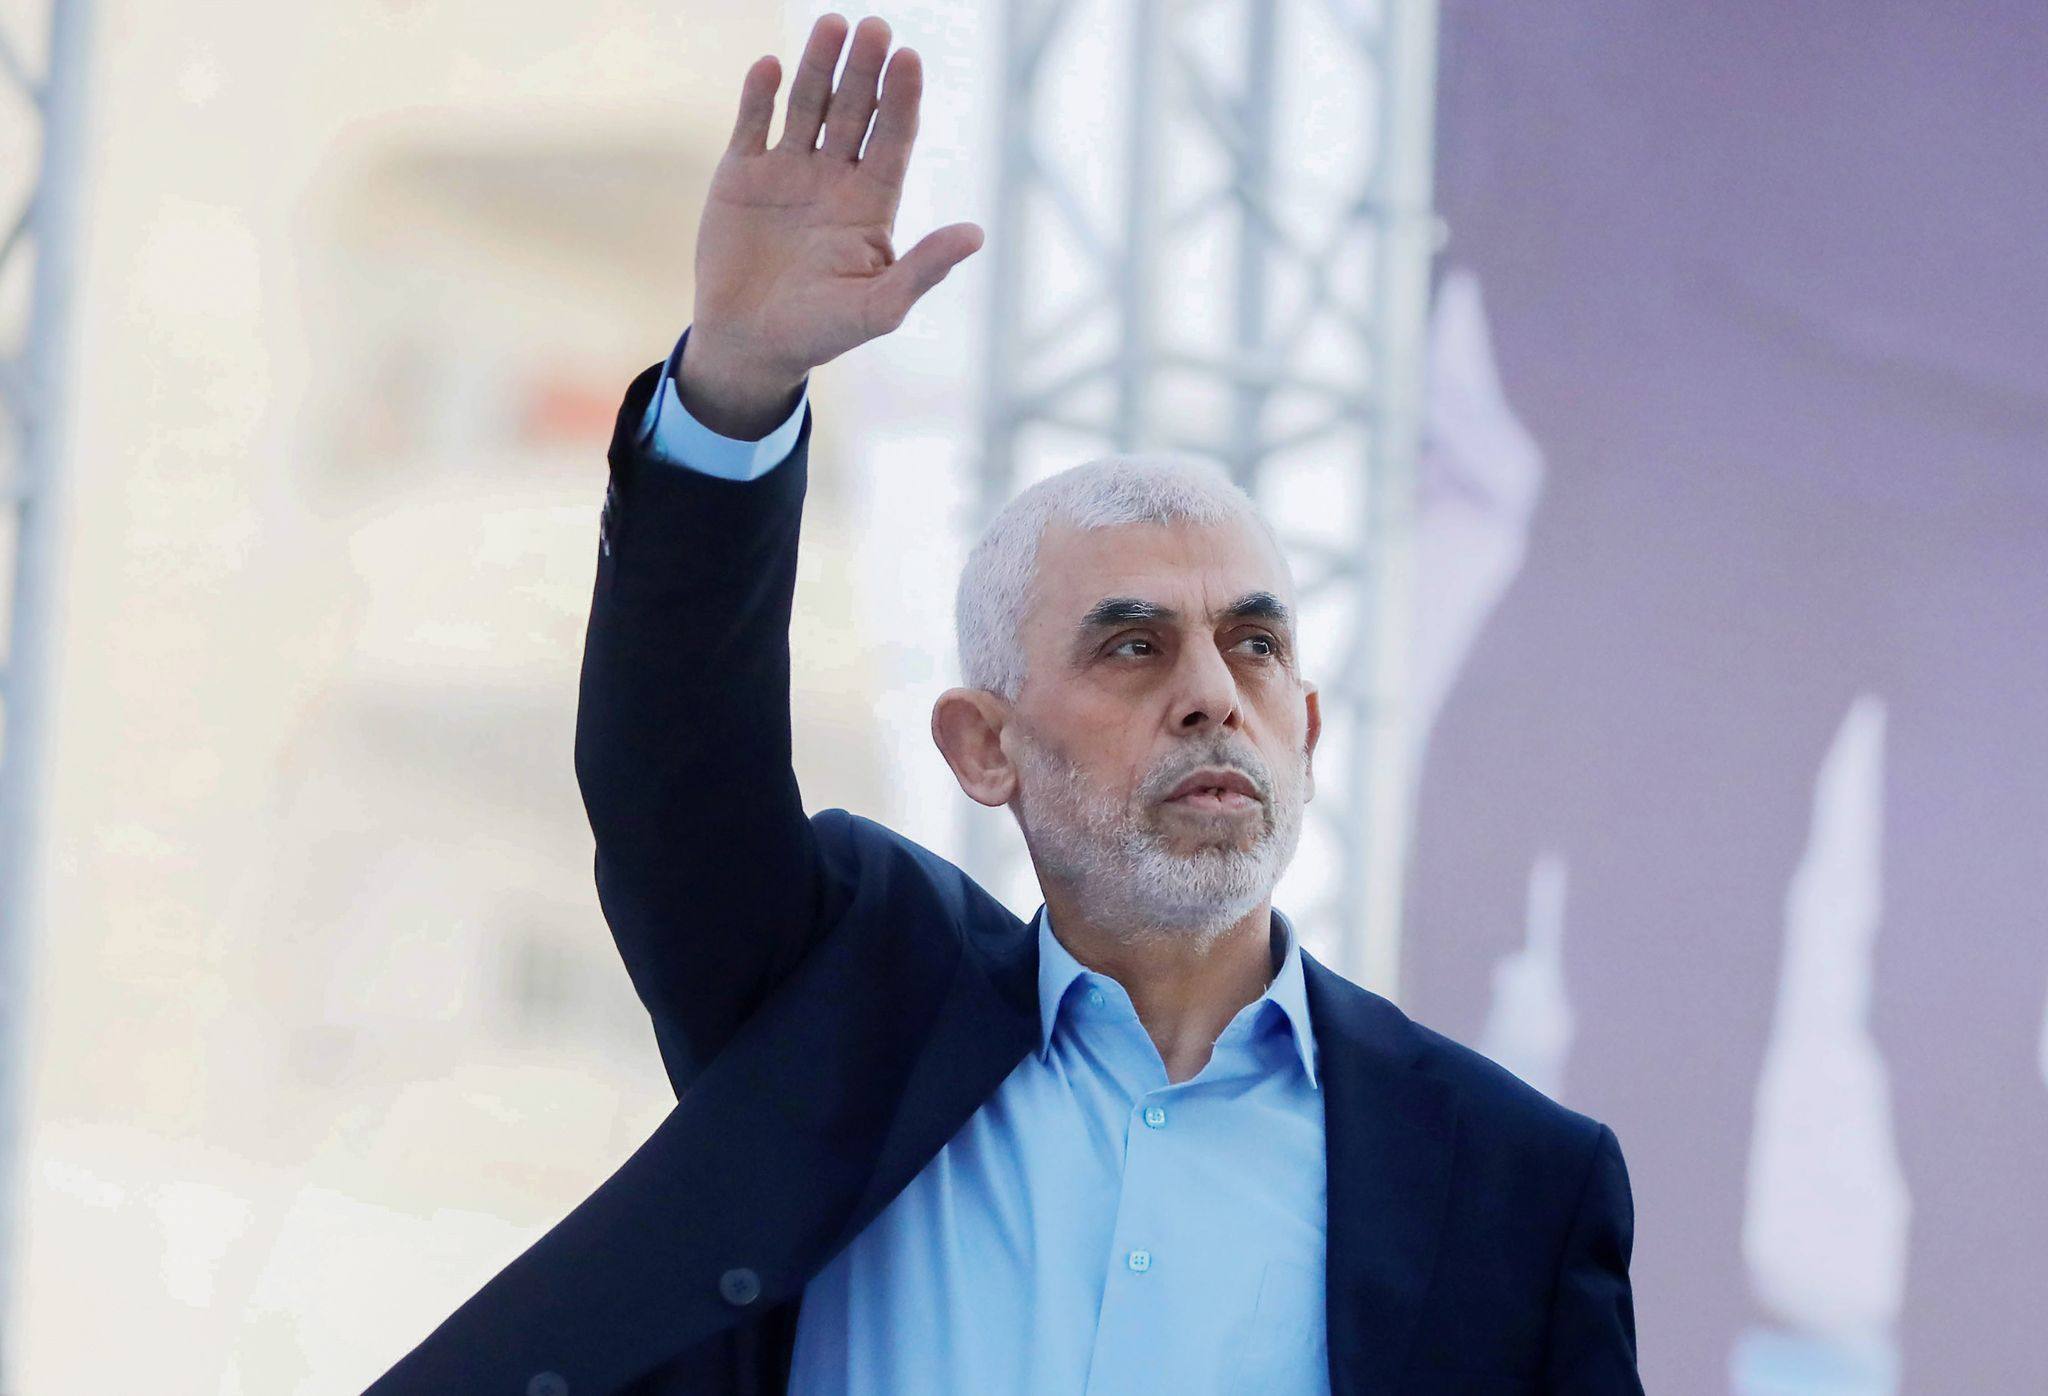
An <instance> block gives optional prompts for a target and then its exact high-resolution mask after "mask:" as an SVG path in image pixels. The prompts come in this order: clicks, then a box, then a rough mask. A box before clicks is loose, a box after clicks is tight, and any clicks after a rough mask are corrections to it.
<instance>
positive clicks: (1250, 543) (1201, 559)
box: [1026, 519, 1294, 645]
mask: <svg viewBox="0 0 2048 1396" xmlns="http://www.w3.org/2000/svg"><path fill="white" fill-rule="evenodd" d="M1293 606H1294V597H1293V585H1292V581H1291V579H1290V577H1289V576H1288V572H1287V566H1286V563H1285V561H1284V560H1283V559H1282V558H1281V556H1280V555H1279V553H1278V551H1277V550H1276V549H1275V548H1274V546H1273V544H1272V540H1271V539H1269V538H1268V537H1267V536H1266V534H1265V532H1264V530H1262V529H1260V528H1259V527H1258V526H1257V525H1256V524H1254V523H1252V522H1251V521H1250V520H1246V519H1228V520H1225V521H1223V522H1220V523H1214V524H1197V523H1172V524H1154V523H1139V524H1116V525H1112V526H1110V527H1107V528H1095V529H1080V528H1075V527H1073V526H1072V525H1070V524H1065V523H1054V524H1051V525H1049V526H1048V527H1047V529H1046V531H1045V536H1044V537H1043V538H1042V539H1041V540H1040V542H1039V549H1038V567H1037V576H1036V578H1035V585H1034V587H1033V601H1032V605H1031V608H1030V612H1029V614H1028V615H1027V618H1026V629H1027V632H1028V631H1036V632H1037V638H1038V640H1039V641H1040V642H1041V643H1049V644H1054V645H1064V644H1065V643H1067V642H1069V641H1071V640H1074V639H1076V638H1085V634H1086V632H1087V631H1089V630H1091V629H1098V628H1101V627H1102V626H1105V625H1114V624H1118V623H1121V624H1132V623H1136V622H1139V621H1142V620H1145V619H1148V618H1150V619H1157V620H1160V621H1161V622H1162V623H1168V624H1198V625H1201V626H1203V627H1207V626H1208V625H1210V624H1212V623H1215V622H1217V621H1220V620H1222V619H1224V618H1226V616H1227V615H1230V614H1245V615H1249V616H1254V617H1257V618H1260V619H1263V620H1265V621H1266V623H1268V624H1274V625H1278V626H1279V627H1280V628H1282V629H1291V628H1292V626H1293V620H1294V617H1293Z"/></svg>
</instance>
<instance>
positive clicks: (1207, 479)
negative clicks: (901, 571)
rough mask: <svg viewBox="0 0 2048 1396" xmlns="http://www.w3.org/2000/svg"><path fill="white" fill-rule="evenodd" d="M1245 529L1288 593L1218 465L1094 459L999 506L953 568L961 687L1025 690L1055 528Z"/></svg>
mask: <svg viewBox="0 0 2048 1396" xmlns="http://www.w3.org/2000/svg"><path fill="white" fill-rule="evenodd" d="M1233 520H1235V521H1239V522H1243V523H1247V524H1251V525H1252V526H1254V527H1256V528H1257V529H1258V530H1259V531H1260V532H1261V533H1263V534H1264V535H1265V537H1266V539H1267V540H1268V541H1269V542H1270V543H1271V544H1272V545H1273V552H1274V555H1275V556H1277V557H1278V558H1279V559H1280V567H1281V569H1282V575H1283V576H1285V577H1286V579H1287V586H1288V590H1289V591H1290V592H1291V591H1292V590H1293V588H1294V578H1293V574H1292V572H1291V570H1290V569H1289V568H1288V566H1287V555H1286V553H1285V552H1284V551H1282V549H1281V547H1280V540H1279V538H1278V536H1277V535H1275V534H1274V532H1273V527H1272V525H1271V524H1269V523H1267V521H1266V518H1265V516H1264V515H1263V514H1261V513H1260V512H1259V507H1258V505H1257V504H1256V503H1254V502H1253V500H1252V497H1251V496H1250V495H1249V494H1247V493H1245V491H1244V489H1243V488H1242V487H1241V486H1239V485H1238V483H1237V482H1236V481H1234V480H1232V479H1231V478H1230V476H1229V474H1228V473H1227V472H1226V471H1225V470H1224V469H1223V467H1222V466H1221V465H1218V464H1217V463H1216V462H1214V461H1211V460H1208V459H1205V458H1203V457H1201V456H1194V455H1187V454H1184V453H1179V452H1169V451H1140V452H1123V453H1119V454H1116V455H1109V456H1099V457H1097V458H1096V459H1094V460H1089V461H1083V462H1082V463H1081V464H1079V465H1075V466H1069V467H1068V468H1067V469H1065V470H1062V471H1060V472H1059V473H1058V474H1056V475H1051V476H1048V477H1046V478H1045V479H1043V480H1040V481H1039V482H1038V483H1037V484H1035V485H1032V486H1030V487H1029V488H1028V489H1025V490H1022V491H1020V492H1019V493H1018V495H1017V496H1016V498H1014V499H1012V500H1011V501H1010V502H1009V503H1008V504H1006V505H1004V506H1003V509H1002V512H1000V513H998V514H997V515H996V516H995V518H994V519H993V520H991V521H990V523H989V526H988V527H987V529H985V530H984V531H983V532H982V535H981V539H980V541H979V542H977V543H976V544H975V545H974V550H973V551H972V552H970V553H969V554H968V555H967V563H966V565H965V566H964V567H962V568H961V570H960V586H959V590H958V592H957V593H956V595H955V597H954V631H955V637H956V639H957V641H958V643H959V647H960V670H961V675H962V678H963V681H964V682H965V683H966V685H967V686H968V687H969V688H982V689H987V690H989V691H990V692H992V693H997V694H1000V695H1001V696H1002V697H1004V698H1005V699H1008V700H1010V701H1012V702H1014V701H1016V698H1017V694H1018V692H1019V691H1020V690H1021V689H1022V688H1023V686H1024V639H1023V632H1024V618H1025V617H1026V616H1027V615H1029V614H1030V611H1031V605H1032V603H1033V601H1034V600H1035V599H1036V597H1035V593H1036V583H1037V577H1038V548H1039V544H1040V542H1041V541H1043V539H1044V537H1045V531H1046V529H1047V527H1048V526H1049V525H1051V524H1054V523H1062V524H1066V525H1068V526H1069V527H1072V528H1076V529H1083V530H1087V529H1097V528H1111V527H1115V526H1117V525H1120V524H1134V523H1153V524H1172V523H1194V524H1206V525H1215V524H1222V523H1228V522H1231V521H1233Z"/></svg>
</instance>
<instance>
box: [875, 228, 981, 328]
mask: <svg viewBox="0 0 2048 1396" xmlns="http://www.w3.org/2000/svg"><path fill="white" fill-rule="evenodd" d="M981 244H982V232H981V225H980V224H978V223H949V224H947V225H946V226H945V227H943V228H939V229H937V230H935V231H933V232H929V233H926V234H925V235H924V237H923V238H922V239H921V240H920V241H919V242H918V244H917V246H915V247H913V248H911V249H910V250H909V251H908V252H906V253H904V254H903V255H902V256H901V257H899V258H897V259H896V261H895V263H894V264H893V265H892V266H890V268H889V269H888V270H887V271H885V272H883V273H882V274H881V275H880V276H878V277H876V278H875V288H874V291H873V293H872V294H873V296H874V310H873V314H874V318H875V320H876V322H877V328H876V333H878V334H879V333H885V332H887V331H888V330H893V329H895V328H896V327H897V326H898V325H900V324H902V323H903V317H904V316H906V315H908V314H909V313H910V307H912V306H913V305H916V304H917V302H918V301H919V299H921V298H922V297H923V295H924V293H925V292H927V291H929V290H931V288H932V287H934V286H936V285H938V284H939V283H940V282H941V281H944V280H945V279H946V274H947V273H948V272H950V271H952V270H953V268H954V267H956V266H958V265H959V264H960V263H961V262H963V261H965V260H966V259H967V258H968V257H970V256H972V255H973V254H974V253H975V252H976V251H977V250H978V249H979V248H980V247H981Z"/></svg>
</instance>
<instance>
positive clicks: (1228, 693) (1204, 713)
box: [1174, 645, 1244, 732]
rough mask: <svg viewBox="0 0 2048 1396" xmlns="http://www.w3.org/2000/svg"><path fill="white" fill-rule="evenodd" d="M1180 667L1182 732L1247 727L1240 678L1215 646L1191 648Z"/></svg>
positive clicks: (1179, 721)
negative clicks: (1238, 695) (1238, 696)
mask: <svg viewBox="0 0 2048 1396" xmlns="http://www.w3.org/2000/svg"><path fill="white" fill-rule="evenodd" d="M1183 653H1184V654H1185V655H1186V658H1185V659H1184V660H1183V661H1182V663H1181V669H1182V674H1181V676H1180V677H1181V684H1182V687H1181V690H1180V693H1179V695H1178V696H1177V697H1176V698H1175V700H1174V711H1175V722H1176V725H1177V726H1178V727H1179V728H1180V730H1181V731H1182V732H1200V731H1202V730H1204V729H1206V728H1210V727H1222V728H1226V729H1229V730H1233V731H1234V730H1236V729H1237V728H1239V727H1241V726H1242V725H1243V724H1244V716H1243V714H1242V712H1240V710H1239V706H1238V699H1237V675H1236V674H1234V673H1232V672H1231V669H1230V664H1229V662H1228V661H1226V660H1225V659H1224V657H1223V656H1222V655H1221V654H1219V653H1218V652H1217V650H1216V647H1215V646H1214V645H1189V646H1187V647H1186V648H1185V649H1184V651H1183Z"/></svg>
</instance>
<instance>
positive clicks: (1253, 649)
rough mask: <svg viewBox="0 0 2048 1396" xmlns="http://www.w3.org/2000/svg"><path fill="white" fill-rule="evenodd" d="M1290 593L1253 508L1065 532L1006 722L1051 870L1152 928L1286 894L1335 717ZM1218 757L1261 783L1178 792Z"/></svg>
mask: <svg viewBox="0 0 2048 1396" xmlns="http://www.w3.org/2000/svg"><path fill="white" fill-rule="evenodd" d="M1292 607H1293V598H1292V596H1291V595H1290V594H1289V588H1288V586H1287V581H1286V575H1285V573H1284V572H1283V571H1282V568H1281V563H1280V560H1279V558H1278V557H1277V556H1276V555H1275V554H1274V553H1273V551H1272V548H1271V545H1270V544H1269V543H1268V542H1267V541H1266V539H1265V538H1264V536H1263V535H1262V534H1261V533H1260V532H1259V531H1258V530H1257V529H1256V528H1254V527H1252V526H1251V525H1249V524H1241V523H1228V524H1219V525H1213V526H1206V525H1198V524H1172V525H1159V524H1129V525H1123V526H1119V527H1115V528H1106V529H1093V530H1081V529H1074V528H1070V527H1067V526H1064V525H1055V526H1054V527H1052V528H1050V529H1048V530H1047V532H1046V535H1045V537H1044V539H1043V540H1042V541H1041V543H1040V545H1039V554H1038V589H1037V592H1036V604H1035V605H1034V606H1033V609H1032V611H1031V613H1030V615H1029V616H1028V617H1027V618H1026V620H1025V624H1024V634H1023V637H1022V638H1023V643H1024V650H1025V656H1026V666H1027V667H1026V672H1027V676H1028V677H1027V678H1026V681H1025V684H1024V687H1023V690H1022V691H1021V692H1020V693H1019V694H1018V697H1017V702H1016V704H1015V708H1014V712H1013V715H1012V719H1011V721H1010V722H1009V723H1008V724H1006V725H1005V727H1004V729H1003V737H1002V741H1003V746H1004V749H1005V750H1006V751H1007V752H1008V753H1009V754H1010V756H1011V758H1012V759H1013V761H1014V762H1015V763H1016V766H1017V770H1018V780H1019V786H1018V790H1017V794H1016V797H1015V800H1016V808H1017V815H1018V819H1019V822H1020V823H1021V824H1022V826H1023V828H1024V832H1025V838H1026V842H1027V843H1028V844H1029V845H1030V848H1031V853H1032V859H1033V861H1034V862H1035V863H1036V864H1037V865H1038V868H1039V873H1040V877H1041V879H1045V878H1048V877H1050V878H1056V879H1058V880H1059V881H1061V882H1062V883H1063V884H1064V885H1066V886H1067V887H1069V888H1071V889H1072V890H1073V892H1074V893H1075V894H1076V895H1077V896H1080V897H1081V898H1083V899H1084V901H1086V903H1087V904H1088V905H1089V906H1090V907H1091V910H1092V911H1093V912H1094V913H1095V914H1097V915H1099V916H1101V917H1102V918H1103V919H1104V920H1105V922H1107V923H1109V924H1113V925H1116V926H1118V927H1120V928H1122V929H1123V930H1125V932H1126V933H1127V934H1130V935H1132V936H1134V937H1138V938H1146V937H1164V936H1174V937H1179V938H1186V937H1188V936H1194V937H1196V938H1200V939H1207V938H1210V937H1213V936H1215V935H1217V934H1219V933H1221V932H1222V931H1224V930H1227V929H1229V928H1230V927H1231V926H1232V925H1235V924H1236V923H1237V922H1238V921H1240V920H1242V919H1243V917H1244V916H1245V915H1246V914H1248V913H1249V912H1250V911H1252V910H1253V909H1254V908H1256V907H1257V906H1258V905H1259V904H1260V903H1261V902H1263V901H1265V900H1266V899H1267V898H1268V897H1269V896H1270V895H1271V893H1272V889H1273V886H1274V884H1275V883H1276V882H1277V881H1278V880H1279V877H1280V874H1281V873H1282V872H1283V871H1285V869H1286V867H1287V864H1288V862H1289V861H1291V860H1292V858H1293V856H1294V851H1295V846H1296V844H1297V843H1298V841H1299V839H1300V834H1301V819H1302V806H1303V805H1304V804H1305V803H1306V802H1307V800H1308V799H1309V798H1310V796H1311V795H1312V793H1313V783H1312V779H1311V776H1310V768H1309V758H1310V754H1311V752H1312V751H1313V749H1314V745H1315V739H1316V737H1317V735H1318V734H1319V731H1320V717H1319V713H1318V707H1317V699H1316V697H1315V685H1313V684H1307V683H1304V682H1303V681H1302V679H1301V677H1300V673H1299V670H1298V669H1297V667H1296V658H1295V653H1296V652H1295V620H1294V617H1293V615H1292ZM1209 767H1217V768H1221V769H1222V770H1224V771H1235V772H1237V773H1240V774H1241V775H1242V776H1243V777H1245V779H1247V780H1248V781H1249V782H1250V784H1251V786H1252V791H1253V795H1254V798H1252V799H1249V800H1244V799H1231V798H1225V799H1222V800H1218V799H1216V798H1215V797H1213V796H1196V797H1193V798H1179V799H1175V798H1172V796H1173V794H1174V791H1175V790H1176V789H1177V788H1178V787H1180V785H1181V784H1182V783H1183V782H1184V781H1185V780H1186V779H1187V778H1188V777H1190V776H1193V775H1195V774H1196V773H1197V772H1200V771H1202V770H1203V769H1204V768H1209Z"/></svg>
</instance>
